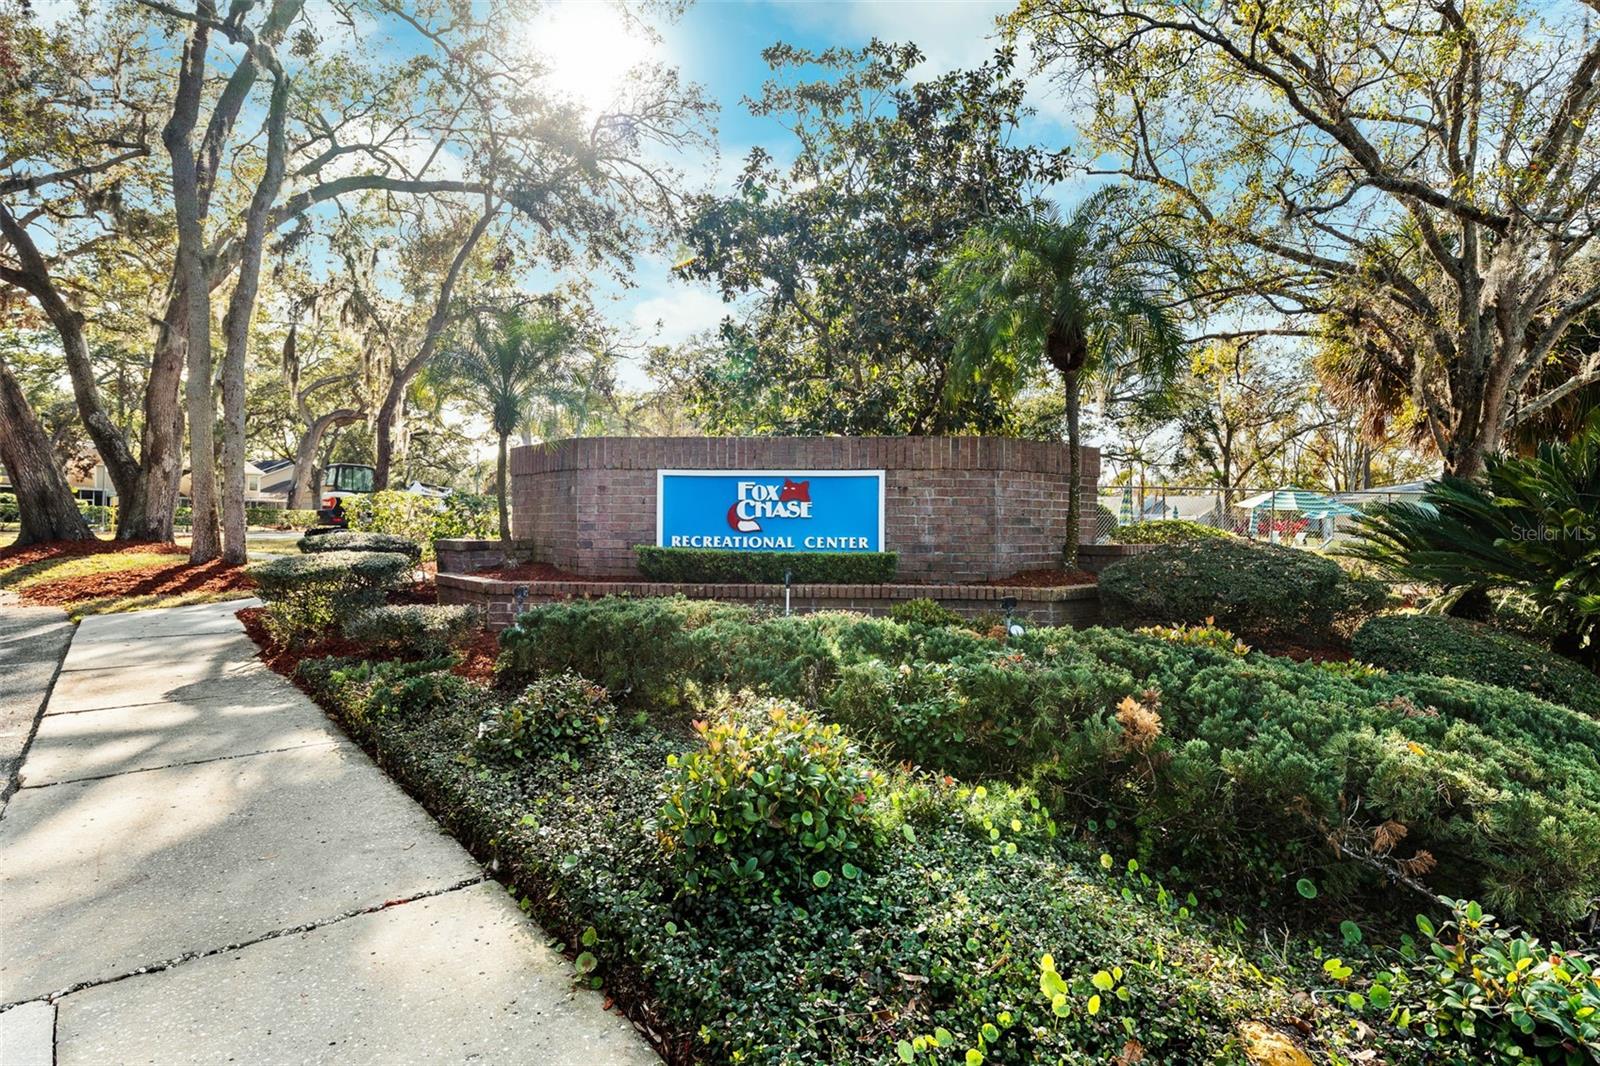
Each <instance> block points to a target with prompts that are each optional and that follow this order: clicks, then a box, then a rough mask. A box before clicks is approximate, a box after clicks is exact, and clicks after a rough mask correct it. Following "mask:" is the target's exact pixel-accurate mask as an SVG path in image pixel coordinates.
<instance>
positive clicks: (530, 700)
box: [478, 670, 616, 762]
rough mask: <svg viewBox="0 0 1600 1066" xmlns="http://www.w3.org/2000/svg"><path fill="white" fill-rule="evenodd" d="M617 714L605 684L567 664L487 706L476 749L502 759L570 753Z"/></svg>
mask: <svg viewBox="0 0 1600 1066" xmlns="http://www.w3.org/2000/svg"><path fill="white" fill-rule="evenodd" d="M615 715H616V708H614V707H613V706H612V704H611V699H610V697H609V696H607V695H606V690H605V689H603V688H601V687H600V686H599V685H597V684H595V683H594V682H593V681H588V680H585V679H584V678H582V677H580V676H578V675H577V674H575V673H573V672H571V671H570V670H569V671H566V672H565V673H561V674H556V675H554V676H551V677H541V678H539V679H538V680H537V681H534V682H532V683H531V684H529V685H528V686H527V687H526V688H524V689H523V690H522V692H521V693H519V694H518V695H517V697H516V698H515V699H513V700H511V701H510V702H509V703H506V704H504V705H496V706H494V707H491V708H490V709H489V711H488V713H487V714H486V715H485V717H484V720H483V724H482V726H481V727H480V728H479V734H480V738H479V741H478V750H479V751H482V752H484V753H485V754H486V755H488V756H490V757H492V758H495V759H499V760H501V761H513V762H514V761H521V760H525V759H531V758H533V757H535V756H556V757H566V758H569V759H570V758H571V757H572V755H573V753H574V752H577V751H579V750H581V749H583V748H587V747H589V746H591V745H593V744H595V743H597V742H598V741H599V740H600V738H601V737H603V736H604V735H605V733H606V730H607V729H609V728H610V726H611V721H612V719H613V718H614V717H615Z"/></svg>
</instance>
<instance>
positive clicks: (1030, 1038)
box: [301, 601, 1600, 1064]
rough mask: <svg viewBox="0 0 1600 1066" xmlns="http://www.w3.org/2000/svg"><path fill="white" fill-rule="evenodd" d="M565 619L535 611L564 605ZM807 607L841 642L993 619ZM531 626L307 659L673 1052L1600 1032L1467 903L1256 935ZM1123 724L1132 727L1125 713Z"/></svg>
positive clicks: (759, 717) (1559, 1036)
mask: <svg viewBox="0 0 1600 1066" xmlns="http://www.w3.org/2000/svg"><path fill="white" fill-rule="evenodd" d="M579 609H589V610H593V611H596V612H613V611H615V612H623V613H624V614H625V613H626V612H627V611H628V610H629V609H634V610H635V612H636V613H635V614H634V616H633V620H634V621H636V622H638V623H641V624H643V623H652V624H654V626H655V632H656V633H657V634H658V635H662V634H666V633H668V632H669V631H670V629H671V627H669V626H668V625H667V624H666V619H668V618H671V617H678V618H680V619H689V620H691V621H692V622H693V624H694V626H695V629H696V630H704V629H711V628H716V629H719V630H720V633H719V636H720V637H722V638H723V639H728V638H739V637H741V636H742V637H743V638H744V648H743V650H742V651H740V652H738V653H736V654H738V655H750V656H754V655H756V654H757V653H758V647H757V646H758V645H759V644H761V643H762V641H761V640H760V639H759V638H757V637H756V636H755V635H753V634H750V633H743V634H741V633H740V632H739V631H737V630H736V629H735V628H733V627H734V625H735V624H737V625H742V626H745V627H747V628H758V627H759V626H761V625H771V626H774V629H773V631H772V632H773V634H775V635H776V639H777V640H779V641H780V642H787V644H788V646H789V647H791V648H792V647H795V646H797V644H799V643H804V639H805V637H804V634H802V633H800V632H798V631H796V630H795V629H794V628H793V623H796V622H809V621H813V620H812V619H795V620H774V621H773V622H767V623H757V622H755V621H754V620H752V619H751V618H750V617H749V614H748V612H744V611H741V610H740V609H737V608H728V607H725V606H722V605H716V604H691V603H687V602H683V601H666V602H661V601H642V602H636V603H631V604H624V603H618V602H612V603H607V602H605V601H600V602H597V603H594V604H585V605H579ZM568 610H569V609H568V608H565V607H541V608H537V609H536V610H535V611H533V612H529V614H530V615H532V616H535V617H537V616H540V615H544V614H549V615H550V616H551V618H550V619H549V620H548V624H549V626H550V627H552V628H554V627H557V626H559V625H560V624H561V622H563V621H565V622H572V621H574V620H575V616H574V615H572V614H570V613H567V612H568ZM730 612H731V613H730ZM558 616H559V617H558ZM529 620H530V619H529V617H528V616H524V622H526V621H529ZM814 621H816V622H817V623H818V625H817V627H816V629H815V630H814V631H813V635H816V634H822V635H824V636H823V639H826V640H827V641H828V642H829V643H831V644H833V645H836V646H861V647H872V648H876V649H882V648H885V647H895V646H902V647H904V648H907V649H909V648H911V647H913V646H915V647H917V648H919V649H920V650H922V651H929V650H932V649H934V648H938V647H943V648H946V649H955V648H963V647H968V644H967V642H968V641H969V640H977V639H979V638H977V637H976V636H975V635H973V634H970V633H967V634H963V633H962V632H960V631H957V630H955V629H953V628H945V627H930V626H921V625H915V624H914V625H900V624H897V623H893V622H882V621H870V620H865V619H860V618H851V617H848V616H828V617H823V618H820V619H815V620H814ZM854 625H864V626H868V627H869V630H867V631H861V632H856V633H851V632H850V630H851V628H852V627H853V626H854ZM544 628H545V625H544V624H543V623H541V624H540V625H539V626H536V627H534V631H543V630H544ZM680 628H681V627H680ZM802 628H803V627H802ZM693 631H694V630H691V631H690V632H693ZM612 632H613V634H614V632H615V631H614V630H612ZM1060 635H1061V634H1058V633H1054V632H1049V633H1046V634H1044V637H1046V638H1052V639H1053V638H1055V637H1057V636H1060ZM1089 635H1090V636H1091V637H1094V636H1105V634H1094V633H1090V634H1089ZM1120 636H1123V637H1125V638H1126V637H1127V635H1120ZM1127 639H1129V640H1130V641H1131V644H1132V645H1135V646H1144V645H1147V646H1149V647H1158V648H1159V647H1165V648H1168V649H1170V650H1172V651H1173V652H1174V654H1177V653H1179V652H1182V653H1183V654H1190V655H1195V654H1209V653H1206V652H1197V651H1196V650H1195V645H1192V644H1190V645H1178V644H1170V643H1168V642H1167V641H1166V640H1164V639H1163V638H1160V637H1153V636H1147V637H1138V638H1127ZM514 643H515V642H508V652H507V656H506V661H505V664H504V668H503V669H502V670H501V671H500V674H499V681H498V684H497V686H496V687H494V688H491V687H488V686H485V685H482V684H476V683H473V682H469V681H465V680H464V679H462V678H460V677H459V676H456V675H454V674H451V673H449V671H448V670H447V669H446V668H447V667H448V666H449V663H450V660H448V659H446V660H431V661H422V662H378V663H373V662H367V661H358V660H337V659H329V660H313V661H308V662H307V663H305V664H304V665H303V666H302V668H301V674H302V677H301V679H302V681H303V683H305V684H307V685H308V686H309V687H310V688H311V689H312V690H313V691H314V692H316V693H317V694H318V695H319V698H320V699H321V700H322V701H323V702H324V704H325V705H326V706H328V707H329V708H330V710H332V711H333V712H334V713H335V714H336V715H337V716H338V717H339V718H340V719H341V720H342V721H343V722H344V723H345V724H346V726H347V728H349V729H350V730H351V731H352V733H353V734H354V735H355V736H356V737H357V738H358V739H360V740H361V741H362V742H363V743H364V744H366V745H367V746H368V747H369V748H370V749H372V750H374V751H375V753H376V754H377V755H378V757H379V758H380V759H381V760H382V761H383V763H384V765H385V766H386V767H387V768H388V769H389V770H390V772H391V773H393V774H395V775H396V776H397V777H398V778H399V779H400V780H401V781H402V783H403V784H404V785H405V786H406V787H407V788H408V789H409V790H411V791H412V792H413V793H414V794H415V795H417V796H419V798H421V799H422V800H423V801H424V803H426V804H427V805H428V806H429V807H430V809H431V810H433V811H434V813H435V814H436V815H437V816H439V817H440V818H441V819H442V820H443V821H444V822H445V823H446V825H447V826H449V828H451V829H452V831H454V832H455V833H456V834H457V835H458V836H459V837H460V838H461V839H462V840H463V841H465V842H466V843H468V845H469V846H470V847H472V848H473V849H474V850H475V852H476V853H477V854H478V855H479V857H480V858H482V859H485V860H486V861H493V862H494V863H495V864H496V869H498V870H499V871H500V875H501V876H502V877H503V878H504V879H506V880H507V881H508V882H509V883H510V884H511V885H512V887H513V890H514V891H515V892H516V894H517V895H518V897H519V898H520V899H521V901H522V904H523V906H524V909H526V910H528V911H530V912H531V913H533V914H534V915H535V916H537V917H538V918H539V920H540V921H541V922H542V923H543V924H544V925H545V927H546V928H547V929H549V930H551V931H552V932H554V933H555V934H556V935H558V936H560V937H561V938H563V940H564V941H565V943H566V945H567V946H568V948H569V952H570V954H571V955H572V956H573V957H574V961H575V966H576V969H577V971H578V973H579V974H580V979H581V980H583V981H585V982H587V983H592V984H594V985H596V986H597V987H603V988H604V989H605V991H606V992H607V994H608V995H609V996H612V997H614V998H615V999H616V1000H617V1001H618V1002H619V1003H622V1004H624V1005H625V1006H626V1007H627V1009H628V1011H629V1013H630V1014H631V1016H633V1017H634V1019H635V1021H636V1023H638V1024H639V1025H640V1026H641V1027H642V1028H644V1029H645V1030H646V1031H647V1032H649V1033H651V1034H652V1035H653V1036H654V1037H655V1038H656V1041H657V1044H658V1046H659V1047H660V1048H661V1050H662V1051H663V1052H664V1054H665V1055H666V1057H667V1059H668V1061H669V1062H673V1063H680V1062H683V1063H686V1062H742V1063H765V1062H784V1063H849V1062H860V1063H867V1062H874V1063H876V1062H885V1061H889V1062H922V1063H944V1062H967V1063H983V1062H995V1063H998V1062H1007V1063H1011V1062H1016V1063H1027V1062H1040V1063H1043V1062H1050V1063H1059V1062H1068V1063H1084V1064H1087V1063H1106V1062H1130V1063H1131V1062H1139V1061H1146V1062H1161V1063H1201V1062H1218V1063H1221V1062H1230V1063H1233V1062H1242V1061H1244V1055H1245V1049H1246V1047H1249V1048H1251V1049H1253V1051H1254V1052H1256V1053H1261V1054H1265V1053H1267V1052H1268V1051H1271V1052H1272V1053H1273V1054H1276V1055H1277V1056H1279V1057H1277V1058H1268V1059H1264V1060H1258V1061H1276V1062H1299V1061H1305V1060H1302V1059H1300V1058H1297V1057H1296V1056H1297V1055H1299V1054H1304V1053H1306V1052H1309V1053H1310V1054H1311V1055H1312V1056H1314V1057H1315V1058H1314V1061H1329V1062H1352V1061H1364V1062H1379V1063H1383V1062H1388V1063H1400V1062H1434V1063H1463V1064H1465V1063H1469V1062H1472V1063H1476V1062H1482V1061H1497V1060H1499V1059H1504V1058H1505V1057H1507V1056H1509V1055H1511V1054H1512V1053H1513V1052H1515V1053H1517V1054H1518V1055H1520V1056H1521V1057H1522V1058H1524V1060H1526V1061H1533V1062H1548V1063H1565V1062H1580V1061H1584V1056H1586V1055H1589V1054H1590V1050H1589V1049H1592V1048H1594V1047H1595V1046H1596V1041H1597V1039H1600V1034H1597V1032H1596V1027H1595V1023H1594V1021H1593V1007H1594V1006H1595V1004H1596V1003H1597V1002H1600V986H1597V985H1596V984H1595V981H1594V978H1593V967H1594V960H1593V958H1592V957H1591V956H1589V955H1586V954H1584V953H1583V952H1581V951H1567V950H1563V949H1562V948H1561V947H1560V946H1559V945H1550V944H1541V943H1540V942H1539V941H1537V940H1534V939H1531V938H1529V937H1527V936H1526V935H1514V934H1512V933H1510V932H1509V931H1507V930H1506V929H1505V928H1504V927H1503V926H1501V925H1500V924H1499V923H1497V922H1496V920H1495V919H1494V918H1492V917H1491V916H1487V915H1484V914H1483V912H1482V911H1481V909H1479V907H1478V906H1477V904H1469V903H1461V904H1459V905H1454V906H1452V905H1450V904H1443V905H1441V906H1439V907H1437V908H1435V910H1436V914H1437V918H1436V920H1435V919H1428V918H1422V919H1419V928H1418V929H1417V931H1416V934H1415V935H1414V936H1411V937H1407V938H1406V939H1405V940H1404V941H1403V942H1401V943H1400V945H1399V947H1398V948H1391V947H1390V946H1386V945H1380V944H1378V943H1376V942H1375V941H1374V940H1373V938H1371V937H1369V936H1367V935H1366V934H1365V930H1364V929H1363V928H1362V927H1361V926H1358V925H1357V924H1356V923H1354V922H1352V921H1349V920H1345V921H1344V922H1343V924H1342V926H1341V929H1340V931H1339V932H1338V933H1337V934H1336V938H1337V939H1336V940H1335V941H1333V942H1327V941H1323V942H1313V941H1310V940H1305V939H1300V938H1290V939H1289V940H1286V941H1283V942H1282V943H1281V944H1280V945H1279V946H1278V947H1277V948H1275V950H1274V951H1273V952H1272V953H1271V954H1270V955H1266V954H1263V953H1261V952H1260V951H1259V950H1257V948H1256V946H1255V942H1254V941H1253V940H1252V938H1251V937H1250V936H1248V935H1245V934H1242V933H1240V932H1239V931H1238V930H1239V929H1242V928H1243V927H1242V926H1239V925H1237V924H1236V922H1237V919H1236V918H1234V916H1233V910H1234V906H1233V904H1232V902H1230V901H1229V900H1226V899H1224V900H1216V899H1213V897H1210V896H1208V895H1206V894H1204V893H1202V894H1200V896H1197V895H1196V894H1194V893H1189V894H1187V895H1186V894H1185V893H1184V891H1183V890H1182V889H1174V888H1173V887H1171V886H1168V885H1163V884H1162V878H1160V877H1157V876H1152V873H1151V867H1150V866H1149V864H1147V863H1144V862H1142V861H1140V860H1139V858H1138V857H1137V856H1134V855H1129V854H1128V852H1127V851H1126V850H1124V849H1122V848H1120V847H1116V848H1113V847H1107V846H1105V845H1103V844H1101V843H1098V842H1088V841H1085V840H1084V839H1083V835H1082V833H1081V825H1080V823H1078V822H1077V821H1076V820H1075V818H1074V817H1073V816H1072V815H1071V814H1069V813H1068V812H1067V811H1065V810H1064V809H1057V808H1055V807H1053V806H1052V805H1051V804H1050V803H1048V802H1046V800H1045V798H1044V796H1043V795H1042V794H1041V792H1040V791H1038V790H1037V789H1035V788H1032V787H1029V786H1027V785H1016V784H1011V783H1007V782H1005V781H1001V780H996V779H994V778H992V777H991V778H989V779H988V780H986V781H983V782H981V783H980V782H977V781H973V780H961V779H958V778H956V777H952V776H948V775H945V774H942V773H925V772H908V771H907V770H906V769H905V768H903V767H896V766H895V765H894V763H893V762H892V761H885V760H884V759H883V758H881V757H878V756H875V755H873V754H872V753H873V752H875V751H881V750H882V749H880V748H877V747H876V745H875V744H874V743H873V742H871V741H868V740H867V739H866V737H865V735H864V734H862V733H860V732H859V731H857V730H855V729H853V728H852V727H850V726H849V725H847V724H844V723H842V722H839V721H832V720H829V717H828V716H827V715H826V713H825V712H824V711H822V710H820V709H819V710H817V711H807V710H804V709H802V708H800V707H798V706H796V705H795V704H793V703H790V702H787V701H785V700H783V699H775V698H773V697H770V696H756V695H748V694H747V695H741V694H739V693H730V692H729V691H727V690H726V689H721V688H717V687H705V686H701V685H699V684H696V683H694V682H692V681H691V682H689V683H688V684H686V685H685V684H682V683H680V684H678V685H677V686H676V687H675V688H674V689H671V690H670V692H669V690H668V689H665V688H663V689H648V690H647V689H642V688H635V689H633V690H631V691H629V692H624V693H617V692H611V691H607V690H606V689H605V688H604V687H602V686H601V685H599V684H597V683H596V681H595V680H593V679H590V678H585V677H583V676H581V675H579V674H577V673H575V672H572V671H568V670H563V671H553V672H542V673H536V674H535V675H534V676H533V679H532V680H531V681H529V680H526V678H527V676H528V675H525V674H523V673H522V672H521V667H519V666H517V665H516V663H515V659H516V655H515V653H514V651H513V649H512V645H513V644H514ZM990 643H995V642H990ZM585 646H590V645H587V644H586V645H585ZM997 647H1000V648H1002V649H1003V654H1004V655H1005V656H1010V655H1014V654H1016V651H1017V650H1018V649H1016V648H1015V647H1011V646H1001V645H997ZM644 650H645V651H646V652H647V653H649V652H652V651H656V650H657V649H652V648H649V647H646V648H645V649H644ZM680 650H682V649H681V648H680ZM1039 650H1040V651H1042V649H1039ZM1104 650H1106V651H1110V647H1109V646H1107V647H1106V648H1105V649H1104ZM1123 650H1124V651H1126V650H1127V649H1126V648H1124V649H1123ZM1029 654H1031V652H1030V653H1029ZM1058 654H1059V652H1058ZM1216 654H1217V655H1218V657H1219V658H1221V657H1226V658H1227V659H1233V660H1239V661H1248V660H1249V659H1251V658H1252V656H1251V655H1250V654H1248V653H1240V652H1239V651H1238V650H1237V649H1233V648H1229V649H1227V650H1226V651H1224V652H1218V653H1216ZM1255 658H1259V656H1256V657H1255ZM663 661H664V660H663ZM1208 662H1211V660H1208ZM610 663H611V667H610V668H612V669H614V671H615V672H616V675H617V676H618V677H624V676H625V675H624V674H623V673H622V671H621V670H620V661H610ZM1213 665H1214V662H1213ZM1293 668H1294V669H1296V670H1307V671H1316V670H1321V669H1322V668H1320V667H1293ZM896 672H898V670H897V671H896ZM769 676H774V675H772V674H771V673H770V672H769ZM790 676H791V677H794V678H799V677H801V676H802V675H800V674H795V675H790ZM1378 676H1381V675H1373V677H1378ZM679 680H680V682H682V681H683V680H685V675H683V674H680V675H679ZM647 693H648V694H647ZM669 694H670V695H672V697H673V698H670V699H668V698H666V697H667V696H668V695H669ZM1144 702H1145V707H1146V710H1148V709H1149V705H1150V704H1151V703H1152V702H1153V701H1152V700H1151V699H1150V698H1149V697H1144ZM1115 720H1116V721H1117V722H1118V727H1119V728H1122V729H1124V730H1127V731H1133V730H1135V729H1136V726H1135V724H1134V723H1135V722H1136V720H1137V716H1136V715H1134V714H1133V713H1131V711H1130V708H1128V707H1127V706H1126V705H1124V706H1122V707H1120V708H1119V710H1118V713H1117V714H1116V716H1115ZM1148 724H1149V723H1148V722H1147V723H1146V726H1148ZM1161 735H1162V733H1161V731H1159V730H1157V731H1151V730H1149V729H1148V728H1146V729H1144V731H1143V732H1140V733H1139V734H1138V737H1139V739H1138V743H1137V744H1134V745H1133V747H1134V748H1136V749H1137V750H1139V751H1141V753H1142V754H1143V755H1144V756H1145V757H1150V756H1152V755H1153V754H1154V753H1155V752H1156V750H1157V749H1156V748H1155V746H1154V744H1153V743H1152V742H1151V739H1152V738H1159V737H1160V736H1161ZM752 815H754V817H752ZM807 815H809V816H810V817H809V819H808V818H807ZM843 844H852V845H854V846H853V847H842V846H838V845H843ZM757 872H759V873H761V874H762V876H759V877H758V876H755V874H756V873H757ZM1319 886H1322V887H1323V888H1326V887H1327V885H1326V882H1314V881H1312V880H1311V879H1309V878H1301V879H1300V881H1299V884H1298V886H1297V887H1296V889H1295V899H1297V900H1298V901H1299V905H1300V906H1302V907H1304V908H1307V909H1308V910H1312V911H1314V912H1316V913H1322V914H1325V913H1328V910H1327V908H1331V907H1332V906H1333V904H1332V902H1331V899H1330V893H1329V892H1327V891H1323V890H1319ZM1201 897H1204V898H1203V899H1202V898H1201ZM1333 913H1334V914H1335V915H1337V914H1338V913H1339V912H1337V911H1333ZM1523 972H1529V979H1527V980H1526V981H1525V982H1523V983H1519V981H1518V979H1516V978H1512V977H1511V975H1512V974H1520V973H1523ZM1311 989H1314V990H1315V994H1311V995H1308V994H1305V993H1306V990H1311ZM1301 1046H1303V1048H1304V1051H1302V1050H1300V1049H1301ZM1572 1056H1576V1057H1572Z"/></svg>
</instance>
